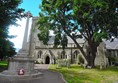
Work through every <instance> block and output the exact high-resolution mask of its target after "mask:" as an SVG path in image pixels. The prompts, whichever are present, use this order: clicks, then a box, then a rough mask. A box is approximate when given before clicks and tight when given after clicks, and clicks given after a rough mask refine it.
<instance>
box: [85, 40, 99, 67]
mask: <svg viewBox="0 0 118 83" xmlns="http://www.w3.org/2000/svg"><path fill="white" fill-rule="evenodd" d="M97 46H98V44H96V43H95V42H90V43H89V48H88V50H89V52H88V54H87V61H88V66H91V67H95V57H96V52H97Z"/></svg>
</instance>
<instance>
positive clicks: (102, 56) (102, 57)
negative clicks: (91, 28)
mask: <svg viewBox="0 0 118 83" xmlns="http://www.w3.org/2000/svg"><path fill="white" fill-rule="evenodd" d="M95 64H96V65H99V66H100V69H103V68H106V67H107V65H108V58H107V57H106V44H105V43H104V42H101V43H100V45H99V46H98V47H97V54H96V58H95Z"/></svg>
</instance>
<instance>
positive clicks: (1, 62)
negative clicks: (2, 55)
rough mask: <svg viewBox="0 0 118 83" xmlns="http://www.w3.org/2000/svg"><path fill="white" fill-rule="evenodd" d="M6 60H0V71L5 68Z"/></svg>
mask: <svg viewBox="0 0 118 83" xmlns="http://www.w3.org/2000/svg"><path fill="white" fill-rule="evenodd" d="M7 66H8V61H0V72H2V71H3V70H5V69H7Z"/></svg>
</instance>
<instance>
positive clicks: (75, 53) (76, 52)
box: [73, 50, 79, 59]
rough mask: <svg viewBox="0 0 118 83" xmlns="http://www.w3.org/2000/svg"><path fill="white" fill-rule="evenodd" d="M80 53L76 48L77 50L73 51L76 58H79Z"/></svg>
mask: <svg viewBox="0 0 118 83" xmlns="http://www.w3.org/2000/svg"><path fill="white" fill-rule="evenodd" d="M78 54H79V51H77V50H76V51H75V52H74V53H73V58H74V59H77V56H78Z"/></svg>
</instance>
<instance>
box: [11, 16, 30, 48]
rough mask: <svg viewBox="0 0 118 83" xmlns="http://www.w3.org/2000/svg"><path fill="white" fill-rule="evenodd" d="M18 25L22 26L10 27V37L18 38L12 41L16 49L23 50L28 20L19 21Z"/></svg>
mask: <svg viewBox="0 0 118 83" xmlns="http://www.w3.org/2000/svg"><path fill="white" fill-rule="evenodd" d="M17 23H18V24H19V25H20V26H17V27H16V26H10V28H9V35H16V36H17V37H16V38H13V39H10V41H12V42H13V43H14V45H15V48H16V49H20V48H22V42H23V37H24V31H25V26H26V19H25V18H23V19H22V20H18V21H17ZM31 23H32V21H31V19H30V21H29V30H30V28H31Z"/></svg>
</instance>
